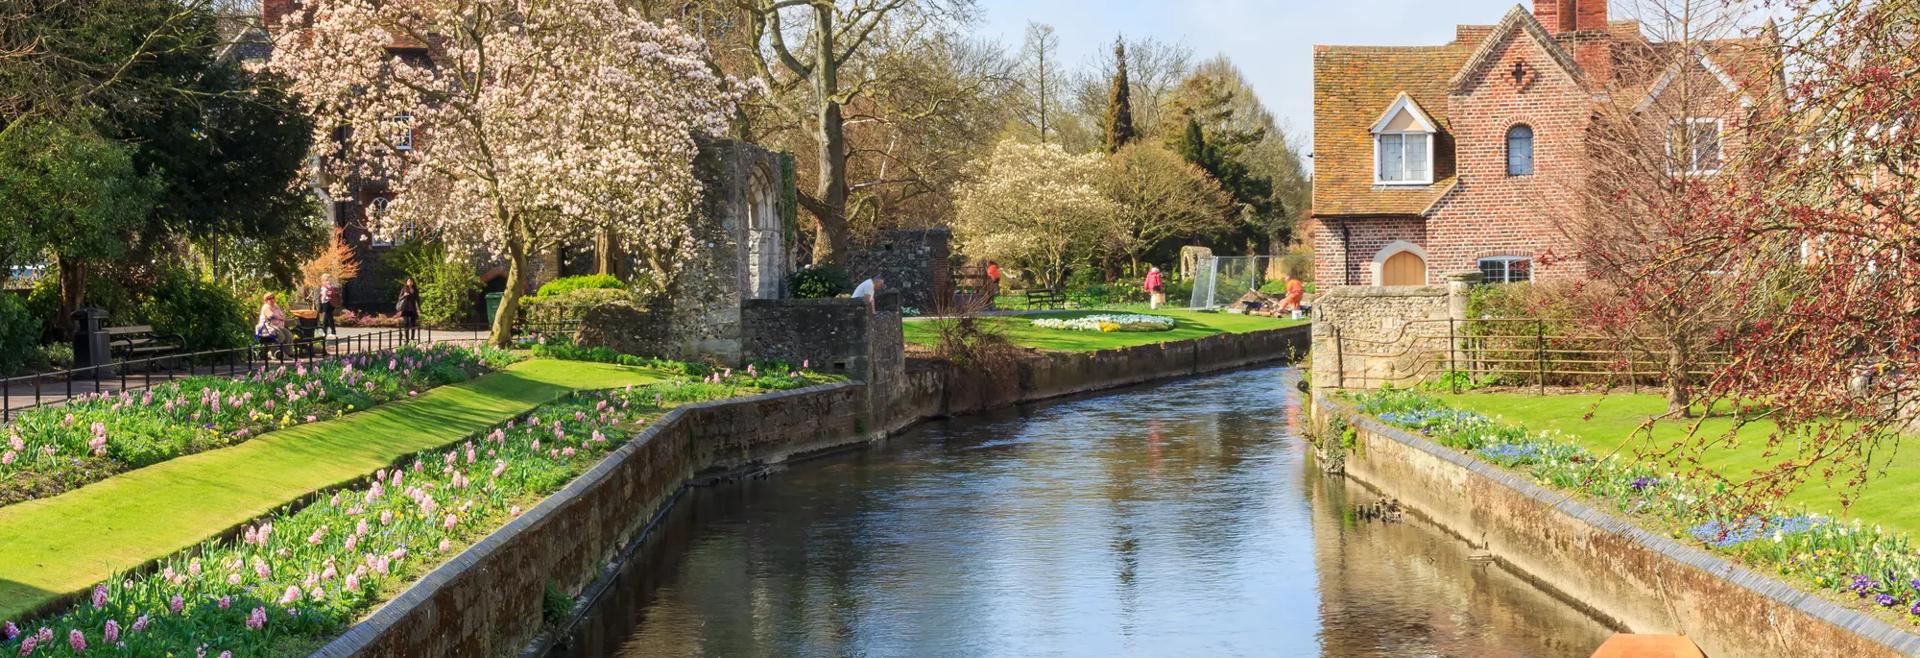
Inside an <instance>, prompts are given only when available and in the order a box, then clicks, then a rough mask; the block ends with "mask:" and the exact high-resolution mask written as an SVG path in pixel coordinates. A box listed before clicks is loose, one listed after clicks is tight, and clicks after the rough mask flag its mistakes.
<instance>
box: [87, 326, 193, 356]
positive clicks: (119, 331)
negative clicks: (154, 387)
mask: <svg viewBox="0 0 1920 658" xmlns="http://www.w3.org/2000/svg"><path fill="white" fill-rule="evenodd" d="M105 331H106V334H107V342H108V344H109V345H111V346H112V350H113V353H114V355H115V356H118V357H120V360H122V361H134V360H138V359H147V358H152V357H157V356H166V355H168V354H172V353H174V352H178V351H180V350H183V349H186V346H187V342H186V340H184V339H182V338H180V337H179V336H176V335H173V334H163V333H160V332H157V331H154V330H153V326H152V325H145V324H139V325H131V326H126V327H107V328H106V330H105Z"/></svg>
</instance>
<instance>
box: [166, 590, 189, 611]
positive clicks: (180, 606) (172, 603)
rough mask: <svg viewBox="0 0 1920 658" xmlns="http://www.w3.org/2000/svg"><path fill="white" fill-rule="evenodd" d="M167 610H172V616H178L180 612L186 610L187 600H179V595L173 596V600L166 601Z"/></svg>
mask: <svg viewBox="0 0 1920 658" xmlns="http://www.w3.org/2000/svg"><path fill="white" fill-rule="evenodd" d="M167 609H168V610H172V611H173V614H176V615H177V614H180V611H181V610H185V609H187V600H186V599H183V598H180V595H179V594H175V595H173V598H171V599H168V600H167Z"/></svg>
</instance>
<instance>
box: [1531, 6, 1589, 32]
mask: <svg viewBox="0 0 1920 658" xmlns="http://www.w3.org/2000/svg"><path fill="white" fill-rule="evenodd" d="M1533 17H1534V18H1537V19H1539V20H1540V24H1541V25H1544V26H1546V28H1547V33H1548V34H1560V33H1562V32H1576V31H1580V32H1585V31H1602V32H1604V31H1606V29H1607V0H1533Z"/></svg>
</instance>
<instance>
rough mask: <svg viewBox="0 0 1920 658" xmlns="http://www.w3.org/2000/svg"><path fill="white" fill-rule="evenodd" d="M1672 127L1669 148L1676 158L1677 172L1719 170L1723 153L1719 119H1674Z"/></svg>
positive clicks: (1706, 172)
mask: <svg viewBox="0 0 1920 658" xmlns="http://www.w3.org/2000/svg"><path fill="white" fill-rule="evenodd" d="M1672 130H1673V132H1672V134H1671V135H1669V137H1668V141H1667V151H1668V155H1669V156H1670V157H1672V158H1673V162H1674V168H1675V173H1679V174H1711V173H1715V172H1718V171H1720V163H1721V161H1722V159H1723V153H1722V151H1721V145H1720V120H1719V119H1703V118H1692V119H1685V120H1682V121H1675V122H1674V123H1673V129H1672Z"/></svg>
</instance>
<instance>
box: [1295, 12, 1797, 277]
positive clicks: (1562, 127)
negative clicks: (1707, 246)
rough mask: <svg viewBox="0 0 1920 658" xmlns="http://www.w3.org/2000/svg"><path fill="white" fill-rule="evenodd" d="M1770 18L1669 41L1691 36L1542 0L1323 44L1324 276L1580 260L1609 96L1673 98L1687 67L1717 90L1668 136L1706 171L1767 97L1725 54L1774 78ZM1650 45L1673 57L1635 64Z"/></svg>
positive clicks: (1317, 176)
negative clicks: (1417, 36)
mask: <svg viewBox="0 0 1920 658" xmlns="http://www.w3.org/2000/svg"><path fill="white" fill-rule="evenodd" d="M1771 34H1772V32H1771V30H1769V31H1767V32H1766V33H1764V34H1763V35H1762V36H1761V37H1757V38H1756V39H1736V40H1719V41H1706V42H1700V43H1698V44H1696V45H1695V46H1694V52H1693V53H1691V56H1673V55H1675V54H1676V53H1682V51H1681V50H1678V49H1676V47H1675V46H1674V45H1673V44H1665V43H1661V42H1653V41H1650V40H1649V39H1648V38H1647V37H1646V36H1644V34H1643V33H1642V29H1641V26H1640V24H1639V23H1638V22H1636V21H1609V20H1608V18H1607V3H1606V2H1605V0H1534V5H1533V10H1532V11H1531V12H1528V11H1527V10H1526V9H1525V8H1523V7H1514V9H1513V10H1512V11H1511V12H1509V13H1508V14H1507V15H1506V16H1505V17H1504V18H1503V19H1501V20H1500V22H1499V23H1497V24H1494V25H1460V26H1458V27H1457V31H1456V37H1455V39H1454V40H1453V42H1451V43H1448V44H1445V45H1439V46H1414V47H1370V46H1315V47H1314V62H1313V64H1314V136H1313V141H1314V144H1313V151H1314V169H1315V173H1314V179H1313V220H1314V221H1313V222H1312V224H1311V228H1310V239H1311V240H1312V244H1313V248H1314V254H1315V259H1316V261H1315V264H1314V275H1315V279H1316V281H1318V282H1319V284H1320V285H1322V286H1334V285H1432V284H1439V283H1443V282H1444V281H1445V276H1446V275H1447V274H1448V273H1451V272H1460V271H1473V270H1478V271H1480V272H1482V273H1483V274H1484V275H1485V276H1486V280H1488V281H1494V282H1516V281H1530V280H1545V279H1569V278H1578V277H1581V276H1584V275H1585V272H1586V268H1585V265H1584V263H1583V262H1582V260H1581V258H1580V255H1579V253H1578V252H1577V250H1576V249H1575V248H1574V247H1573V245H1572V240H1571V239H1570V238H1569V236H1568V231H1567V230H1566V228H1565V227H1566V226H1568V225H1569V224H1568V223H1569V222H1578V221H1580V217H1579V214H1580V213H1579V210H1578V209H1579V207H1580V200H1579V197H1580V195H1579V193H1578V189H1579V187H1580V186H1581V185H1583V184H1585V183H1586V181H1587V175H1588V171H1589V169H1590V166H1589V164H1588V160H1587V158H1588V156H1589V148H1588V147H1589V143H1590V142H1589V137H1588V135H1589V130H1590V128H1591V127H1592V125H1593V121H1594V119H1595V115H1596V112H1597V111H1598V110H1599V109H1600V108H1601V104H1602V103H1616V104H1617V103H1621V102H1623V100H1624V101H1634V102H1637V103H1639V106H1638V107H1637V108H1636V109H1635V111H1636V112H1638V111H1639V108H1645V107H1647V105H1648V104H1650V103H1659V102H1662V94H1663V93H1665V91H1666V90H1667V89H1668V88H1670V87H1671V86H1673V85H1672V83H1673V82H1674V80H1675V78H1676V77H1677V76H1687V79H1688V80H1689V83H1688V85H1686V86H1688V87H1689V88H1697V89H1707V90H1710V92H1709V93H1708V94H1707V95H1709V96H1712V97H1714V98H1715V99H1716V102H1709V103H1700V104H1697V105H1695V104H1689V105H1688V107H1689V108H1695V107H1698V108H1702V111H1700V112H1699V113H1698V114H1689V115H1688V116H1687V117H1686V118H1685V120H1678V121H1674V122H1673V125H1672V127H1671V130H1672V131H1674V134H1673V135H1672V136H1670V137H1669V139H1672V140H1675V141H1673V142H1669V143H1670V144H1674V143H1678V144H1683V145H1684V146H1682V147H1680V148H1681V149H1682V150H1683V152H1684V153H1685V154H1686V155H1684V156H1682V158H1681V159H1683V160H1685V161H1686V162H1688V163H1690V164H1689V165H1688V167H1687V168H1688V170H1689V171H1690V172H1692V173H1701V174H1710V173H1712V172H1713V171H1715V170H1717V169H1718V167H1719V163H1720V161H1721V160H1722V158H1723V157H1724V153H1725V152H1727V150H1729V149H1730V148H1731V147H1732V146H1735V145H1737V144H1738V141H1739V132H1740V126H1742V125H1743V124H1745V123H1746V122H1748V121H1749V120H1750V118H1751V114H1750V113H1751V112H1753V111H1754V108H1755V103H1754V100H1753V99H1754V97H1755V96H1756V94H1750V93H1748V92H1747V91H1744V90H1743V88H1750V87H1753V86H1754V85H1752V84H1747V83H1744V82H1737V81H1736V78H1735V77H1734V76H1733V75H1731V74H1730V73H1729V71H1734V72H1743V73H1753V74H1755V76H1756V77H1753V78H1741V79H1742V80H1746V79H1761V78H1764V75H1760V74H1759V73H1758V72H1761V71H1764V70H1766V66H1765V63H1766V61H1767V60H1765V59H1764V57H1763V55H1764V53H1766V52H1767V49H1766V48H1764V47H1762V46H1763V45H1764V44H1761V43H1759V41H1758V40H1759V39H1767V38H1771ZM1648 55H1661V57H1657V58H1656V57H1650V56H1648ZM1646 61H1662V62H1667V61H1670V62H1674V64H1672V65H1671V67H1670V68H1668V69H1667V70H1664V71H1662V70H1657V69H1653V68H1649V67H1645V66H1634V65H1633V64H1635V63H1637V62H1646ZM1696 82H1697V83H1698V84H1697V85H1696V84H1694V83H1696ZM1616 106H1617V105H1616ZM1691 111H1692V110H1691V109H1690V110H1689V112H1691ZM1657 138H1658V137H1656V139H1657Z"/></svg>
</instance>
